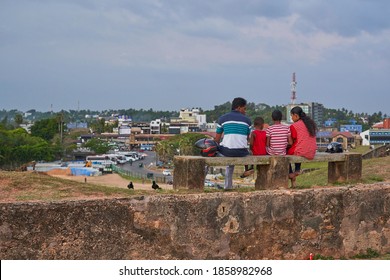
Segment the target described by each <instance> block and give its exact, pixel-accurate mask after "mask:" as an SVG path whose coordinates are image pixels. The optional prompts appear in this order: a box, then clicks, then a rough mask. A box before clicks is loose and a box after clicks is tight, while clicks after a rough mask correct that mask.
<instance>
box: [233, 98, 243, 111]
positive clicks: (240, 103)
mask: <svg viewBox="0 0 390 280" xmlns="http://www.w3.org/2000/svg"><path fill="white" fill-rule="evenodd" d="M243 106H246V100H245V99H244V98H242V97H236V98H234V99H233V102H232V110H236V109H237V108H238V107H243Z"/></svg>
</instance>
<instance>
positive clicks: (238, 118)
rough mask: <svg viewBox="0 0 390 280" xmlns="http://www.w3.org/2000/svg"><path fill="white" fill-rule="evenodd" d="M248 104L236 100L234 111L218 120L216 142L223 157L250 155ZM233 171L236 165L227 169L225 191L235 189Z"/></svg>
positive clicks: (234, 101)
mask: <svg viewBox="0 0 390 280" xmlns="http://www.w3.org/2000/svg"><path fill="white" fill-rule="evenodd" d="M246 104H247V101H246V100H245V99H244V98H241V97H237V98H234V100H233V102H232V111H231V112H230V113H227V114H225V115H223V116H221V117H219V119H218V122H217V131H216V133H217V136H216V137H215V141H216V142H217V143H219V144H220V145H219V152H220V153H221V154H222V155H223V156H227V157H244V156H247V155H248V154H249V151H248V137H249V134H250V127H251V125H252V123H251V120H250V119H249V118H248V117H247V116H245V112H246ZM222 136H223V137H222ZM221 140H222V141H221ZM233 171H234V165H229V166H227V167H226V172H225V189H232V188H233Z"/></svg>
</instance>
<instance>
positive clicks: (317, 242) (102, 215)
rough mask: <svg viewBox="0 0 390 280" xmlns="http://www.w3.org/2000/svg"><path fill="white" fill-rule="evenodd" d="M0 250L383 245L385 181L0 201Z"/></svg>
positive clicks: (155, 255) (388, 245) (73, 253)
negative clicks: (362, 183) (188, 192)
mask: <svg viewBox="0 0 390 280" xmlns="http://www.w3.org/2000/svg"><path fill="white" fill-rule="evenodd" d="M0 209H1V212H0V259H3V260H4V259H306V258H308V256H309V253H313V254H321V255H323V256H332V257H334V258H343V257H351V256H354V255H356V254H358V253H365V252H366V250H367V249H368V248H371V249H373V250H375V251H377V252H379V253H383V254H384V253H388V252H390V184H386V183H382V184H375V185H366V186H364V185H359V186H355V187H332V188H318V189H309V190H294V191H290V190H273V191H255V192H247V193H239V192H224V193H200V194H188V195H150V196H135V197H133V198H129V199H106V200H86V201H67V202H51V203H14V204H8V203H2V204H0Z"/></svg>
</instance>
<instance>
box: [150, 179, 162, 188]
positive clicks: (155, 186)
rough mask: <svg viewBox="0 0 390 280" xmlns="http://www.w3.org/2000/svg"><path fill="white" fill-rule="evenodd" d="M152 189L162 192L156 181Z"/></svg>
mask: <svg viewBox="0 0 390 280" xmlns="http://www.w3.org/2000/svg"><path fill="white" fill-rule="evenodd" d="M152 188H153V189H154V190H161V188H160V186H159V185H157V184H156V181H153V184H152Z"/></svg>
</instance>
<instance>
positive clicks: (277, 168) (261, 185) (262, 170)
mask: <svg viewBox="0 0 390 280" xmlns="http://www.w3.org/2000/svg"><path fill="white" fill-rule="evenodd" d="M288 164H289V161H288V159H287V158H286V157H282V156H280V157H271V158H270V164H267V165H257V178H256V182H255V189H256V190H260V189H286V188H288Z"/></svg>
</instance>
